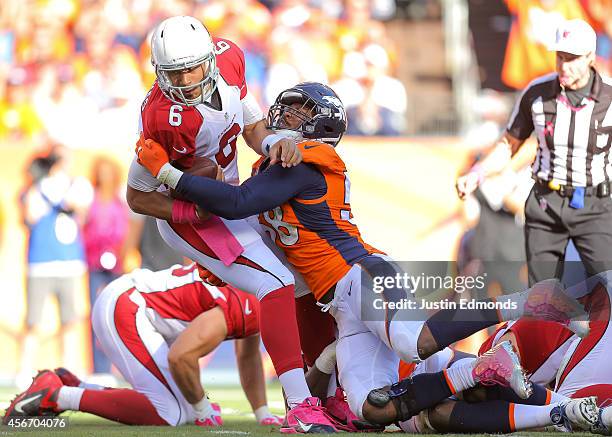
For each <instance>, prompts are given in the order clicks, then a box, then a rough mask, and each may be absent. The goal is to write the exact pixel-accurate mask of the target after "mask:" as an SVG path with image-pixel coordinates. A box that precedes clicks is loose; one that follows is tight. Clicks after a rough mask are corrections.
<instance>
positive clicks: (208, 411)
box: [191, 396, 215, 420]
mask: <svg viewBox="0 0 612 437" xmlns="http://www.w3.org/2000/svg"><path fill="white" fill-rule="evenodd" d="M191 406H192V407H193V409H194V411H195V414H196V418H198V419H202V420H204V419H206V418H207V417H208V416H210V415H212V414H213V413H214V412H215V410H213V407H212V405H210V402H209V401H208V399H207V398H206V396H204V397H203V398H202V399H200V400H199V401H198V402H196V403H195V404H191Z"/></svg>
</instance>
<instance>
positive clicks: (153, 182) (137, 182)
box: [127, 158, 161, 193]
mask: <svg viewBox="0 0 612 437" xmlns="http://www.w3.org/2000/svg"><path fill="white" fill-rule="evenodd" d="M127 183H128V185H129V186H130V187H132V188H134V189H135V190H138V191H144V192H146V193H148V192H150V191H155V190H157V188H158V187H159V186H160V185H161V182H159V181H158V180H157V179H156V178H155V177H154V176H153V175H152V174H151V173H149V171H148V170H147V169H146V168H144V167H143V166H142V165H140V164H138V162H136V158H133V159H132V163H131V164H130V170H129V172H128V181H127Z"/></svg>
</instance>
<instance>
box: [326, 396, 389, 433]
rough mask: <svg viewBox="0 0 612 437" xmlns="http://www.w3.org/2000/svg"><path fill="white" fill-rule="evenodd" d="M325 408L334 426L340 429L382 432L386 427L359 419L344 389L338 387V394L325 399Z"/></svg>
mask: <svg viewBox="0 0 612 437" xmlns="http://www.w3.org/2000/svg"><path fill="white" fill-rule="evenodd" d="M325 409H326V410H327V415H328V417H329V418H330V419H333V423H334V426H335V427H336V428H337V429H339V430H340V431H347V432H382V431H383V430H384V429H385V427H384V426H377V425H373V424H371V423H369V422H367V421H365V420H361V419H359V417H357V416H356V415H355V414H354V413H353V412H352V411H351V409H350V407H349V404H348V402H347V401H346V397H345V396H344V390H342V389H341V388H340V387H338V388H336V394H335V395H334V396H330V397H328V398H327V399H326V401H325Z"/></svg>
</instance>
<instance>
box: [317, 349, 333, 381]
mask: <svg viewBox="0 0 612 437" xmlns="http://www.w3.org/2000/svg"><path fill="white" fill-rule="evenodd" d="M314 364H315V367H316V368H317V369H319V370H320V371H321V372H323V373H325V374H326V375H331V374H332V373H334V370H335V369H336V343H335V342H333V343H331V344H328V345H327V347H326V348H325V349H323V352H321V354H320V355H319V356H318V357H317V359H316V360H315V363H314Z"/></svg>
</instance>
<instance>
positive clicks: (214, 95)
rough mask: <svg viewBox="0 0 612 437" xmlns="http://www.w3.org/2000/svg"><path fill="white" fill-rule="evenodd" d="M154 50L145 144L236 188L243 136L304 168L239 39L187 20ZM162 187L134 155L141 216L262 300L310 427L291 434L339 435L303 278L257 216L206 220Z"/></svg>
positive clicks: (264, 323)
mask: <svg viewBox="0 0 612 437" xmlns="http://www.w3.org/2000/svg"><path fill="white" fill-rule="evenodd" d="M151 51H152V63H153V65H154V66H155V71H156V75H157V81H156V82H155V84H154V85H153V87H152V88H151V91H150V92H149V94H148V95H147V97H146V98H145V100H144V102H143V104H142V110H141V126H140V128H141V141H144V138H147V139H152V140H155V141H156V142H158V143H159V144H161V145H162V146H163V147H164V148H165V150H166V151H167V153H168V155H169V156H170V161H171V162H172V163H174V165H176V166H178V167H182V168H189V167H190V166H191V165H192V162H193V159H194V156H203V157H207V158H209V159H212V160H213V161H214V162H216V163H217V164H218V165H219V167H220V168H221V170H222V171H223V175H224V179H225V181H227V182H228V183H232V184H238V182H239V180H238V167H237V159H236V142H237V139H238V136H239V135H241V134H242V136H243V138H244V139H245V141H246V143H247V144H248V145H249V146H250V147H251V148H253V149H254V150H255V151H256V152H257V153H259V154H261V155H266V156H267V155H269V156H270V158H271V159H272V161H273V162H281V163H282V165H284V166H292V165H297V164H298V163H299V162H301V154H300V152H299V151H298V150H297V148H296V146H295V142H294V141H293V140H291V139H288V138H284V137H283V136H281V135H279V134H275V133H274V132H272V131H270V130H268V129H267V128H266V124H265V120H264V115H263V113H262V111H261V109H260V108H259V106H258V104H257V102H256V101H255V99H254V98H253V97H252V96H251V95H250V94H249V93H248V90H247V85H246V81H245V62H244V56H243V54H242V51H241V50H240V49H239V48H238V47H237V46H236V45H235V44H234V43H232V42H231V41H228V40H226V39H221V38H212V37H211V36H210V35H209V33H208V31H207V29H206V28H205V27H204V26H203V25H202V23H201V22H200V21H199V20H197V19H195V18H192V17H184V16H183V17H181V16H179V17H172V18H169V19H166V20H164V21H163V22H161V23H160V24H159V25H158V26H157V27H156V29H155V30H154V32H153V35H152V37H151ZM161 171H162V172H163V171H165V170H164V169H162V170H161ZM168 175H169V177H171V174H170V173H168ZM162 182H163V181H159V180H158V179H156V178H155V177H153V176H152V175H151V174H150V173H149V172H148V171H147V170H146V169H145V168H144V167H142V166H141V165H140V164H139V163H138V162H137V160H136V159H134V161H133V162H132V165H131V167H130V172H129V175H128V189H127V200H128V204H129V205H130V207H131V208H132V210H134V211H135V212H137V213H141V214H146V215H150V216H154V217H157V218H158V219H159V220H158V227H159V230H160V233H161V235H162V237H163V238H164V240H165V241H166V242H167V243H168V244H169V245H170V246H171V247H173V248H174V249H176V250H178V251H179V252H181V253H182V254H183V255H185V256H187V257H189V258H190V259H193V260H194V261H196V262H197V263H199V264H201V265H203V266H204V267H205V268H206V269H208V270H209V271H210V272H212V273H214V274H215V275H216V276H217V277H219V278H220V279H222V280H223V281H224V282H227V283H228V284H231V285H233V286H235V287H236V288H239V289H241V290H244V291H246V292H249V293H252V294H254V295H256V296H257V298H258V300H259V301H260V305H261V314H262V317H261V320H260V331H261V337H262V340H263V342H264V345H265V347H266V349H267V351H268V353H269V354H270V358H271V359H272V362H273V364H274V368H275V370H276V373H277V375H278V376H279V380H280V382H281V384H282V386H283V389H284V392H285V394H286V396H287V403H288V405H289V407H290V410H289V411H288V413H287V414H288V418H292V417H293V416H296V417H298V418H299V421H297V422H296V421H293V420H292V421H291V423H301V424H303V425H301V426H299V427H298V428H296V429H293V428H292V429H287V430H286V431H287V432H289V431H293V432H302V433H304V432H335V431H336V430H335V428H334V426H333V425H332V423H331V422H330V421H329V420H328V419H327V417H326V416H325V414H324V413H323V411H322V410H321V408H320V402H319V400H318V399H316V398H313V397H311V395H310V391H309V389H308V386H307V384H306V380H305V379H304V374H303V370H302V365H303V364H302V357H301V350H300V345H299V336H298V328H297V323H296V318H295V302H294V290H295V287H294V284H295V280H294V276H293V275H292V273H291V272H290V271H289V270H288V269H287V267H285V266H284V265H283V263H282V262H281V261H280V260H279V259H278V258H277V256H275V255H274V253H273V252H272V250H271V249H270V248H269V247H268V246H267V245H266V243H264V241H263V240H262V238H261V236H260V233H262V234H263V233H264V232H263V230H261V229H260V228H259V226H260V225H259V224H258V223H257V220H256V218H255V219H254V220H251V221H249V220H248V219H246V220H225V219H220V218H218V217H216V216H211V217H210V218H208V219H207V220H205V221H203V220H200V218H199V217H198V214H197V212H196V208H195V205H194V204H193V203H191V202H186V201H182V200H172V199H170V198H169V197H167V196H165V195H164V194H162V193H160V192H158V191H157V190H158V188H159V187H160V185H161V183H162ZM258 232H260V233H258ZM269 244H270V245H272V242H270V243H269Z"/></svg>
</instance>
